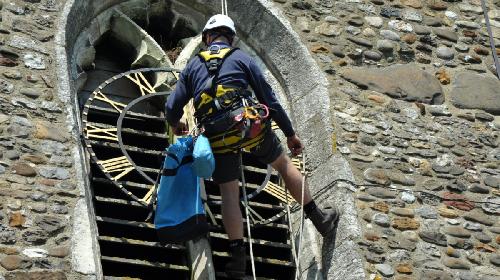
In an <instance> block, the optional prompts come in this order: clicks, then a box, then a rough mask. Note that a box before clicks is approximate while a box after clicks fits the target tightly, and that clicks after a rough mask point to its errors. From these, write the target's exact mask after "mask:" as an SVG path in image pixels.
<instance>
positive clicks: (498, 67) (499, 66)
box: [481, 0, 500, 80]
mask: <svg viewBox="0 0 500 280" xmlns="http://www.w3.org/2000/svg"><path fill="white" fill-rule="evenodd" d="M481 6H482V8H483V14H484V21H485V23H486V29H487V30H488V36H489V39H490V47H491V53H492V54H493V60H494V62H495V69H496V72H497V77H498V79H499V80H500V63H499V62H498V55H497V51H496V49H495V42H494V41H493V34H492V32H491V25H490V18H489V16H488V10H487V8H486V3H485V2H484V0H481Z"/></svg>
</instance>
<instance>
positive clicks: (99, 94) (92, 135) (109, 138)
mask: <svg viewBox="0 0 500 280" xmlns="http://www.w3.org/2000/svg"><path fill="white" fill-rule="evenodd" d="M179 72H180V71H179V70H176V69H172V68H146V69H137V70H131V71H127V72H124V73H121V74H118V75H115V76H113V77H111V78H109V79H108V80H106V81H104V82H103V83H102V84H100V85H99V87H97V88H96V89H95V90H94V91H93V92H92V94H91V95H90V97H89V98H88V99H87V101H86V103H85V105H84V110H83V113H82V136H83V139H84V142H85V148H86V149H87V150H88V152H89V154H90V158H91V160H92V161H94V162H95V163H96V164H97V166H98V167H99V169H100V170H101V171H102V172H103V173H104V175H105V176H106V177H107V178H108V179H109V180H110V181H111V182H113V184H114V185H115V186H117V187H118V188H119V189H120V191H122V193H123V194H125V195H126V196H127V197H129V198H130V199H131V200H134V201H136V202H138V203H140V204H142V205H143V206H147V204H148V203H147V202H148V199H149V197H150V196H151V193H152V189H153V185H154V183H155V180H154V179H152V178H151V176H149V175H147V174H146V173H145V172H144V171H143V170H142V169H141V168H140V167H139V166H138V165H137V164H136V163H135V162H134V161H133V160H132V159H131V158H130V156H128V155H124V154H123V153H122V155H119V156H112V157H107V156H105V155H102V154H100V153H99V152H98V149H96V148H95V147H94V146H95V145H94V141H104V142H107V143H112V144H115V145H119V147H120V150H122V149H123V150H124V149H125V148H124V147H123V143H122V144H120V142H123V141H121V140H122V139H119V137H118V135H119V134H121V133H118V127H117V126H116V125H117V124H116V123H114V124H101V125H100V124H98V123H97V122H96V121H91V120H89V116H90V115H91V113H92V111H93V110H95V111H102V110H104V111H108V112H109V113H110V114H112V115H114V116H115V117H116V119H118V116H119V115H120V114H121V113H122V111H123V110H124V109H125V108H126V107H127V105H128V104H130V103H131V102H133V100H134V99H136V98H138V97H142V96H146V95H151V94H155V93H157V90H158V89H159V88H162V90H164V89H167V90H172V86H173V84H170V83H169V81H174V82H175V81H176V77H177V76H178V73H179ZM160 76H163V77H160ZM121 79H126V81H127V82H128V81H129V82H128V84H129V85H133V86H132V87H130V89H129V92H127V93H128V94H129V96H128V98H121V99H122V100H119V99H120V98H119V97H118V96H116V95H114V94H113V93H114V92H106V91H112V90H111V88H112V87H113V86H114V85H116V84H118V83H120V82H123V81H120V80H121ZM155 80H156V81H155ZM161 80H163V81H161ZM158 81H160V83H159V82H158ZM156 84H158V85H156ZM130 93H132V95H130ZM127 99H128V100H127ZM125 100H126V101H125ZM135 115H136V117H140V116H139V115H140V114H135ZM132 117H133V116H132ZM158 118H161V115H160V116H159V117H158ZM165 139H166V135H165ZM165 144H166V145H165V147H166V146H167V145H168V143H167V141H165ZM132 172H137V173H139V175H140V176H141V177H142V178H143V179H144V180H143V181H144V183H145V184H148V185H149V189H150V191H148V192H147V194H146V195H145V196H142V197H139V196H138V195H137V194H134V193H133V192H132V191H131V190H129V189H127V188H126V187H125V185H124V184H123V182H122V181H121V179H123V178H124V177H125V176H127V175H129V174H131V173H132Z"/></svg>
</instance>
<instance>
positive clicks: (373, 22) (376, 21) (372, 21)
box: [365, 17, 384, 28]
mask: <svg viewBox="0 0 500 280" xmlns="http://www.w3.org/2000/svg"><path fill="white" fill-rule="evenodd" d="M365 21H366V22H367V23H368V24H369V25H370V26H373V27H376V28H379V27H381V26H382V24H383V23H384V21H383V20H382V18H381V17H365Z"/></svg>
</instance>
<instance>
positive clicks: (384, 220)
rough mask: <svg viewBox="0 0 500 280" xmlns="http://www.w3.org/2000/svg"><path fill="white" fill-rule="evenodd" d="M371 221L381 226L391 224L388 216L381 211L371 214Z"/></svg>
mask: <svg viewBox="0 0 500 280" xmlns="http://www.w3.org/2000/svg"><path fill="white" fill-rule="evenodd" d="M373 222H374V223H375V224H377V225H379V226H381V227H389V226H390V225H391V220H390V219H389V216H388V215H387V214H383V213H377V214H375V215H373Z"/></svg>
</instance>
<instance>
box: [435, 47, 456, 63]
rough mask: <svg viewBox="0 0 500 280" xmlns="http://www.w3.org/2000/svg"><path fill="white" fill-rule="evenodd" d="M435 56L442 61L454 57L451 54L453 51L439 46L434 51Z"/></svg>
mask: <svg viewBox="0 0 500 280" xmlns="http://www.w3.org/2000/svg"><path fill="white" fill-rule="evenodd" d="M436 55H437V57H439V58H441V59H444V60H451V59H453V57H454V56H455V54H454V53H453V50H452V49H450V48H448V47H445V46H440V47H438V48H437V49H436Z"/></svg>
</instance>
